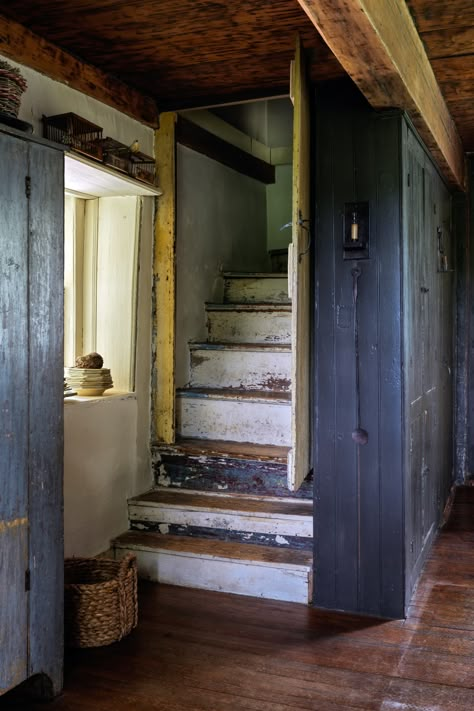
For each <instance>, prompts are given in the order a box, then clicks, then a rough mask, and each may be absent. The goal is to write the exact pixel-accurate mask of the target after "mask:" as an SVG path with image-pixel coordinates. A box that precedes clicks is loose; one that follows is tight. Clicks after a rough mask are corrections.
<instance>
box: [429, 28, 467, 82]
mask: <svg viewBox="0 0 474 711" xmlns="http://www.w3.org/2000/svg"><path fill="white" fill-rule="evenodd" d="M421 39H422V40H423V44H424V45H425V47H426V51H427V54H428V57H429V58H430V60H433V59H437V58H444V57H456V56H463V55H470V54H474V25H472V26H470V27H452V28H450V29H449V30H446V29H443V30H433V31H431V32H424V33H423V34H422V35H421ZM435 73H436V71H435Z"/></svg>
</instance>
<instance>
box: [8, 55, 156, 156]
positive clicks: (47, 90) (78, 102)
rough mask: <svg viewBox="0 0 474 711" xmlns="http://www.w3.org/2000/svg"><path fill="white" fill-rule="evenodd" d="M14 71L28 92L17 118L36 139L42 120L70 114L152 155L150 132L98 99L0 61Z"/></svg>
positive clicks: (152, 140)
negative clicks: (26, 84) (20, 75)
mask: <svg viewBox="0 0 474 711" xmlns="http://www.w3.org/2000/svg"><path fill="white" fill-rule="evenodd" d="M2 59H4V60H5V61H6V62H9V64H11V65H12V66H14V67H18V69H20V71H21V73H22V75H23V76H24V78H25V79H26V81H27V82H28V89H27V90H26V92H25V93H24V94H23V97H22V101H21V106H20V112H19V115H18V118H19V119H21V120H22V121H27V122H28V123H31V124H32V125H33V130H34V133H35V135H37V136H42V135H43V125H42V121H41V118H42V116H43V115H44V116H54V115H56V114H64V113H68V112H70V111H72V112H73V113H75V114H78V115H79V116H82V117H83V118H85V119H87V120H88V121H92V123H95V124H97V125H98V126H101V127H102V128H103V129H104V132H103V136H104V138H105V137H106V136H110V137H111V138H115V139H116V140H117V141H120V142H121V143H125V144H126V145H130V144H131V143H132V142H133V141H134V140H135V139H137V140H138V141H139V142H140V148H141V150H142V151H143V152H144V153H147V154H148V155H154V133H153V129H151V128H149V127H148V126H143V125H142V124H140V123H139V122H138V121H135V120H134V119H132V118H129V117H128V116H125V115H124V114H122V113H120V111H117V110H116V109H113V108H111V107H109V106H106V105H105V104H102V103H101V102H100V101H97V99H92V98H90V97H89V96H86V95H85V94H82V93H81V92H80V91H77V90H76V89H71V88H70V87H69V86H66V85H65V84H61V83H60V82H57V81H54V79H50V78H49V77H46V76H44V75H43V74H40V73H39V72H37V71H35V70H33V69H30V68H29V67H25V66H24V65H22V64H18V63H16V62H13V61H12V60H11V59H9V58H7V57H2Z"/></svg>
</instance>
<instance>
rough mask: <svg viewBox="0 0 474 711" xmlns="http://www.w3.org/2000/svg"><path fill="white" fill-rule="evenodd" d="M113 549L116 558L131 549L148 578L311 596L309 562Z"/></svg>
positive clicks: (303, 599) (274, 596)
mask: <svg viewBox="0 0 474 711" xmlns="http://www.w3.org/2000/svg"><path fill="white" fill-rule="evenodd" d="M115 550H116V556H117V557H118V558H120V557H123V556H124V555H126V553H128V552H129V551H131V552H133V553H135V555H136V556H137V563H138V574H139V576H140V577H142V578H146V579H148V580H153V581H156V582H160V583H166V584H169V585H180V586H184V587H192V588H201V589H204V590H218V591H221V592H230V593H235V594H237V595H251V596H253V597H261V598H267V599H270V600H285V601H287V602H299V603H303V604H308V603H309V602H310V600H311V585H312V572H311V566H310V565H306V566H304V565H291V564H286V565H282V564H281V563H278V564H275V563H262V562H255V561H252V560H241V559H234V558H233V559H230V558H228V559H226V558H225V557H223V556H222V557H215V556H212V555H195V554H193V553H190V552H182V551H168V550H160V549H151V550H147V549H146V548H143V547H135V546H129V547H128V548H122V547H120V546H117V547H116V549H115Z"/></svg>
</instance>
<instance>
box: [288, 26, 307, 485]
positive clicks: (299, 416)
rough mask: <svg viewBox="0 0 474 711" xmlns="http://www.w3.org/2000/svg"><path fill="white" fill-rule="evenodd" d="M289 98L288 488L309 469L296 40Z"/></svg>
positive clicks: (303, 126) (301, 99)
mask: <svg viewBox="0 0 474 711" xmlns="http://www.w3.org/2000/svg"><path fill="white" fill-rule="evenodd" d="M290 94H291V100H292V102H293V107H294V112H293V209H292V225H293V226H292V242H291V244H290V245H289V250H288V288H289V293H290V296H291V300H292V322H291V344H292V346H291V347H292V372H291V451H290V454H289V458H288V488H289V489H290V491H295V490H296V489H299V487H300V486H301V484H302V482H303V480H304V479H305V477H306V476H307V474H308V472H309V469H310V395H309V392H310V377H309V376H310V302H309V299H310V290H309V280H310V254H309V246H310V223H309V215H310V204H309V200H310V192H309V187H310V186H309V179H310V116H309V113H310V112H309V91H308V84H307V80H306V73H305V66H304V58H303V50H302V47H301V42H300V39H299V37H298V38H297V40H296V54H295V59H294V61H293V62H292V64H291V89H290Z"/></svg>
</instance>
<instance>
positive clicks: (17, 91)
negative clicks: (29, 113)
mask: <svg viewBox="0 0 474 711" xmlns="http://www.w3.org/2000/svg"><path fill="white" fill-rule="evenodd" d="M27 86H28V85H27V83H26V79H24V78H23V76H22V75H21V72H20V70H19V69H17V68H16V67H12V66H11V65H10V64H8V62H4V61H3V60H0V112H1V113H2V114H6V115H7V116H11V117H13V118H17V116H18V112H19V110H20V103H21V97H22V95H23V93H24V92H25V91H26V88H27Z"/></svg>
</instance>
